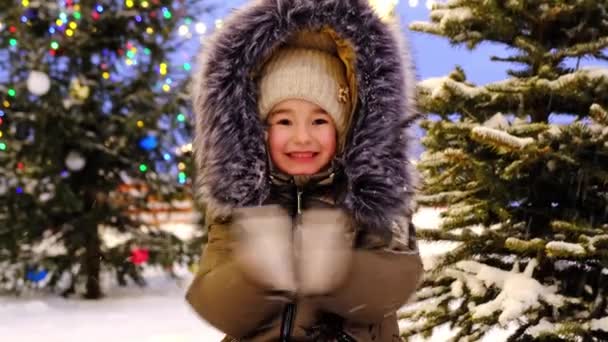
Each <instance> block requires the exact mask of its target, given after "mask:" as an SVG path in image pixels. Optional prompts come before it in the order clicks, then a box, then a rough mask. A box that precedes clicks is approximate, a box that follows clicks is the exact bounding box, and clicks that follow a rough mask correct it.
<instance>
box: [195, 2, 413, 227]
mask: <svg viewBox="0 0 608 342" xmlns="http://www.w3.org/2000/svg"><path fill="white" fill-rule="evenodd" d="M323 26H330V27H332V28H333V29H334V30H335V31H336V32H337V33H338V34H339V35H340V36H341V37H342V38H345V39H347V40H349V41H350V42H351V43H352V44H353V45H354V46H355V50H356V51H355V52H356V54H357V61H356V73H357V82H358V88H359V100H358V106H357V109H356V112H355V117H354V119H353V124H352V125H351V131H350V133H349V139H348V141H347V144H346V147H345V152H344V155H343V160H342V161H341V162H342V164H343V167H344V172H345V175H346V179H347V190H346V194H345V199H344V202H343V203H341V206H342V207H343V208H344V209H346V210H347V211H348V212H349V213H350V214H351V215H352V216H353V217H354V219H355V220H356V221H357V222H358V223H360V224H362V225H364V226H365V227H367V228H369V229H371V230H377V231H382V232H385V233H386V232H387V231H390V230H391V227H392V226H394V225H393V224H392V223H393V222H395V221H398V220H399V218H400V217H403V216H406V217H407V216H410V215H411V211H412V208H411V205H412V203H411V200H412V192H413V186H414V184H413V183H414V179H413V170H412V168H411V165H410V164H409V160H408V141H409V139H411V137H410V135H409V134H408V132H407V128H409V127H410V126H411V125H412V123H413V122H414V120H415V119H416V116H417V115H416V112H415V109H414V104H413V94H414V93H413V91H414V87H415V84H414V77H413V69H412V64H411V62H410V57H409V54H408V53H407V50H406V49H405V48H404V47H405V45H404V44H403V42H401V39H402V37H398V35H397V34H395V32H393V30H392V29H391V28H390V27H388V26H387V25H386V24H385V23H383V22H381V21H380V19H379V18H378V17H377V16H376V15H375V14H374V13H373V11H372V10H371V8H370V7H369V5H368V4H367V1H366V0H259V1H254V2H252V3H251V4H250V5H248V6H247V7H244V8H242V9H240V10H238V11H237V12H235V13H234V14H233V15H232V16H231V17H230V18H229V19H228V20H226V21H225V22H224V25H223V28H222V29H221V30H219V31H218V32H216V34H215V35H214V36H213V37H212V38H210V40H209V41H207V42H206V44H205V48H204V50H203V51H204V52H203V53H202V55H201V57H200V60H199V65H200V69H199V70H198V72H197V74H196V75H195V82H194V85H193V86H194V88H193V94H194V109H195V113H196V135H195V139H194V149H195V158H196V162H197V166H198V176H197V182H196V185H195V187H196V189H195V191H196V193H197V195H198V197H199V199H200V200H201V201H202V202H204V203H205V204H206V205H207V206H208V207H212V208H213V210H214V211H215V212H216V213H228V212H230V210H231V209H232V208H235V207H241V206H253V205H259V204H261V203H262V202H263V201H264V199H265V198H266V197H267V196H268V193H269V186H270V184H269V182H268V165H267V164H268V163H267V157H266V156H267V155H266V147H265V143H264V127H263V124H262V123H261V122H260V119H259V118H258V113H257V106H256V99H257V89H256V85H255V80H253V79H252V77H251V75H252V71H253V70H255V68H256V67H257V66H259V64H260V63H261V62H262V61H263V60H265V59H266V58H267V57H268V56H269V55H270V54H271V53H272V51H273V50H274V48H275V47H276V46H278V45H280V44H281V43H282V42H284V41H285V40H286V39H287V38H288V37H289V36H290V35H291V34H293V33H295V32H297V31H300V30H302V29H306V28H313V29H314V28H319V27H323Z"/></svg>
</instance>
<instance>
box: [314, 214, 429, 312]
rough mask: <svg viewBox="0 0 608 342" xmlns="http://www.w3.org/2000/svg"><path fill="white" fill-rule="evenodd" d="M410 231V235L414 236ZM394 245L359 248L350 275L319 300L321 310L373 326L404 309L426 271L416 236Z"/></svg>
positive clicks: (362, 245) (412, 230)
mask: <svg viewBox="0 0 608 342" xmlns="http://www.w3.org/2000/svg"><path fill="white" fill-rule="evenodd" d="M409 224H411V223H409ZM409 228H410V229H408V230H409V234H411V235H413V234H415V232H414V229H413V227H409ZM395 241H396V240H395V239H393V242H392V243H391V245H390V246H387V245H386V244H384V245H380V246H378V244H377V243H376V244H375V246H374V245H373V244H372V245H371V246H370V244H366V243H363V244H358V245H357V246H356V247H355V248H354V251H353V254H352V259H351V265H350V269H349V275H348V276H347V277H346V279H345V281H344V282H343V283H342V285H341V286H340V287H338V288H337V289H336V290H334V291H332V292H330V293H328V294H327V295H326V296H323V297H320V298H318V300H319V301H320V303H319V306H320V308H321V309H322V310H324V311H328V312H331V313H334V314H337V315H340V316H341V317H343V318H344V319H346V320H347V321H352V322H355V323H363V324H372V323H378V322H381V321H382V320H383V319H384V318H385V317H386V316H388V315H393V314H394V313H395V311H397V310H398V309H399V308H400V307H402V306H403V305H404V304H405V303H406V302H407V301H408V300H409V298H410V296H411V295H412V294H413V293H414V291H416V288H417V287H418V285H419V282H420V279H421V275H422V271H423V267H422V261H421V258H420V255H419V253H418V250H417V247H416V242H415V236H408V237H406V238H405V239H402V240H401V241H403V243H400V242H397V243H395Z"/></svg>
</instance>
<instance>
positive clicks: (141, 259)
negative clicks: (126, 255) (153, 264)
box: [130, 248, 150, 265]
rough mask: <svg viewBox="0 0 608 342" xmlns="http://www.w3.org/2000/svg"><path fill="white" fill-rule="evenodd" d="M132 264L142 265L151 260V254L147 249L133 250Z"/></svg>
mask: <svg viewBox="0 0 608 342" xmlns="http://www.w3.org/2000/svg"><path fill="white" fill-rule="evenodd" d="M130 259H131V262H132V263H133V264H135V265H141V264H143V263H145V262H147V261H148V259H150V253H149V251H148V249H147V248H135V249H133V250H131V258H130Z"/></svg>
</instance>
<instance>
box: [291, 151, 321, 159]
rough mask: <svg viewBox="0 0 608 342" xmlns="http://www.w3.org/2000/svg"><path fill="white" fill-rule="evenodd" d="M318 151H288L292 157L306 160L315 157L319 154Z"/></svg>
mask: <svg viewBox="0 0 608 342" xmlns="http://www.w3.org/2000/svg"><path fill="white" fill-rule="evenodd" d="M317 154H319V153H317V152H291V153H287V156H289V158H292V159H300V160H306V159H312V158H314V157H316V156H317Z"/></svg>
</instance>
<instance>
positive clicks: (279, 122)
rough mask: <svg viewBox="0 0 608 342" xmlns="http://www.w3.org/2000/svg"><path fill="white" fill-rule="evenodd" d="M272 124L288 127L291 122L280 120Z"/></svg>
mask: <svg viewBox="0 0 608 342" xmlns="http://www.w3.org/2000/svg"><path fill="white" fill-rule="evenodd" d="M274 124H275V125H284V126H289V125H291V121H289V120H288V119H281V120H277V121H276V122H275V123H274Z"/></svg>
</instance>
